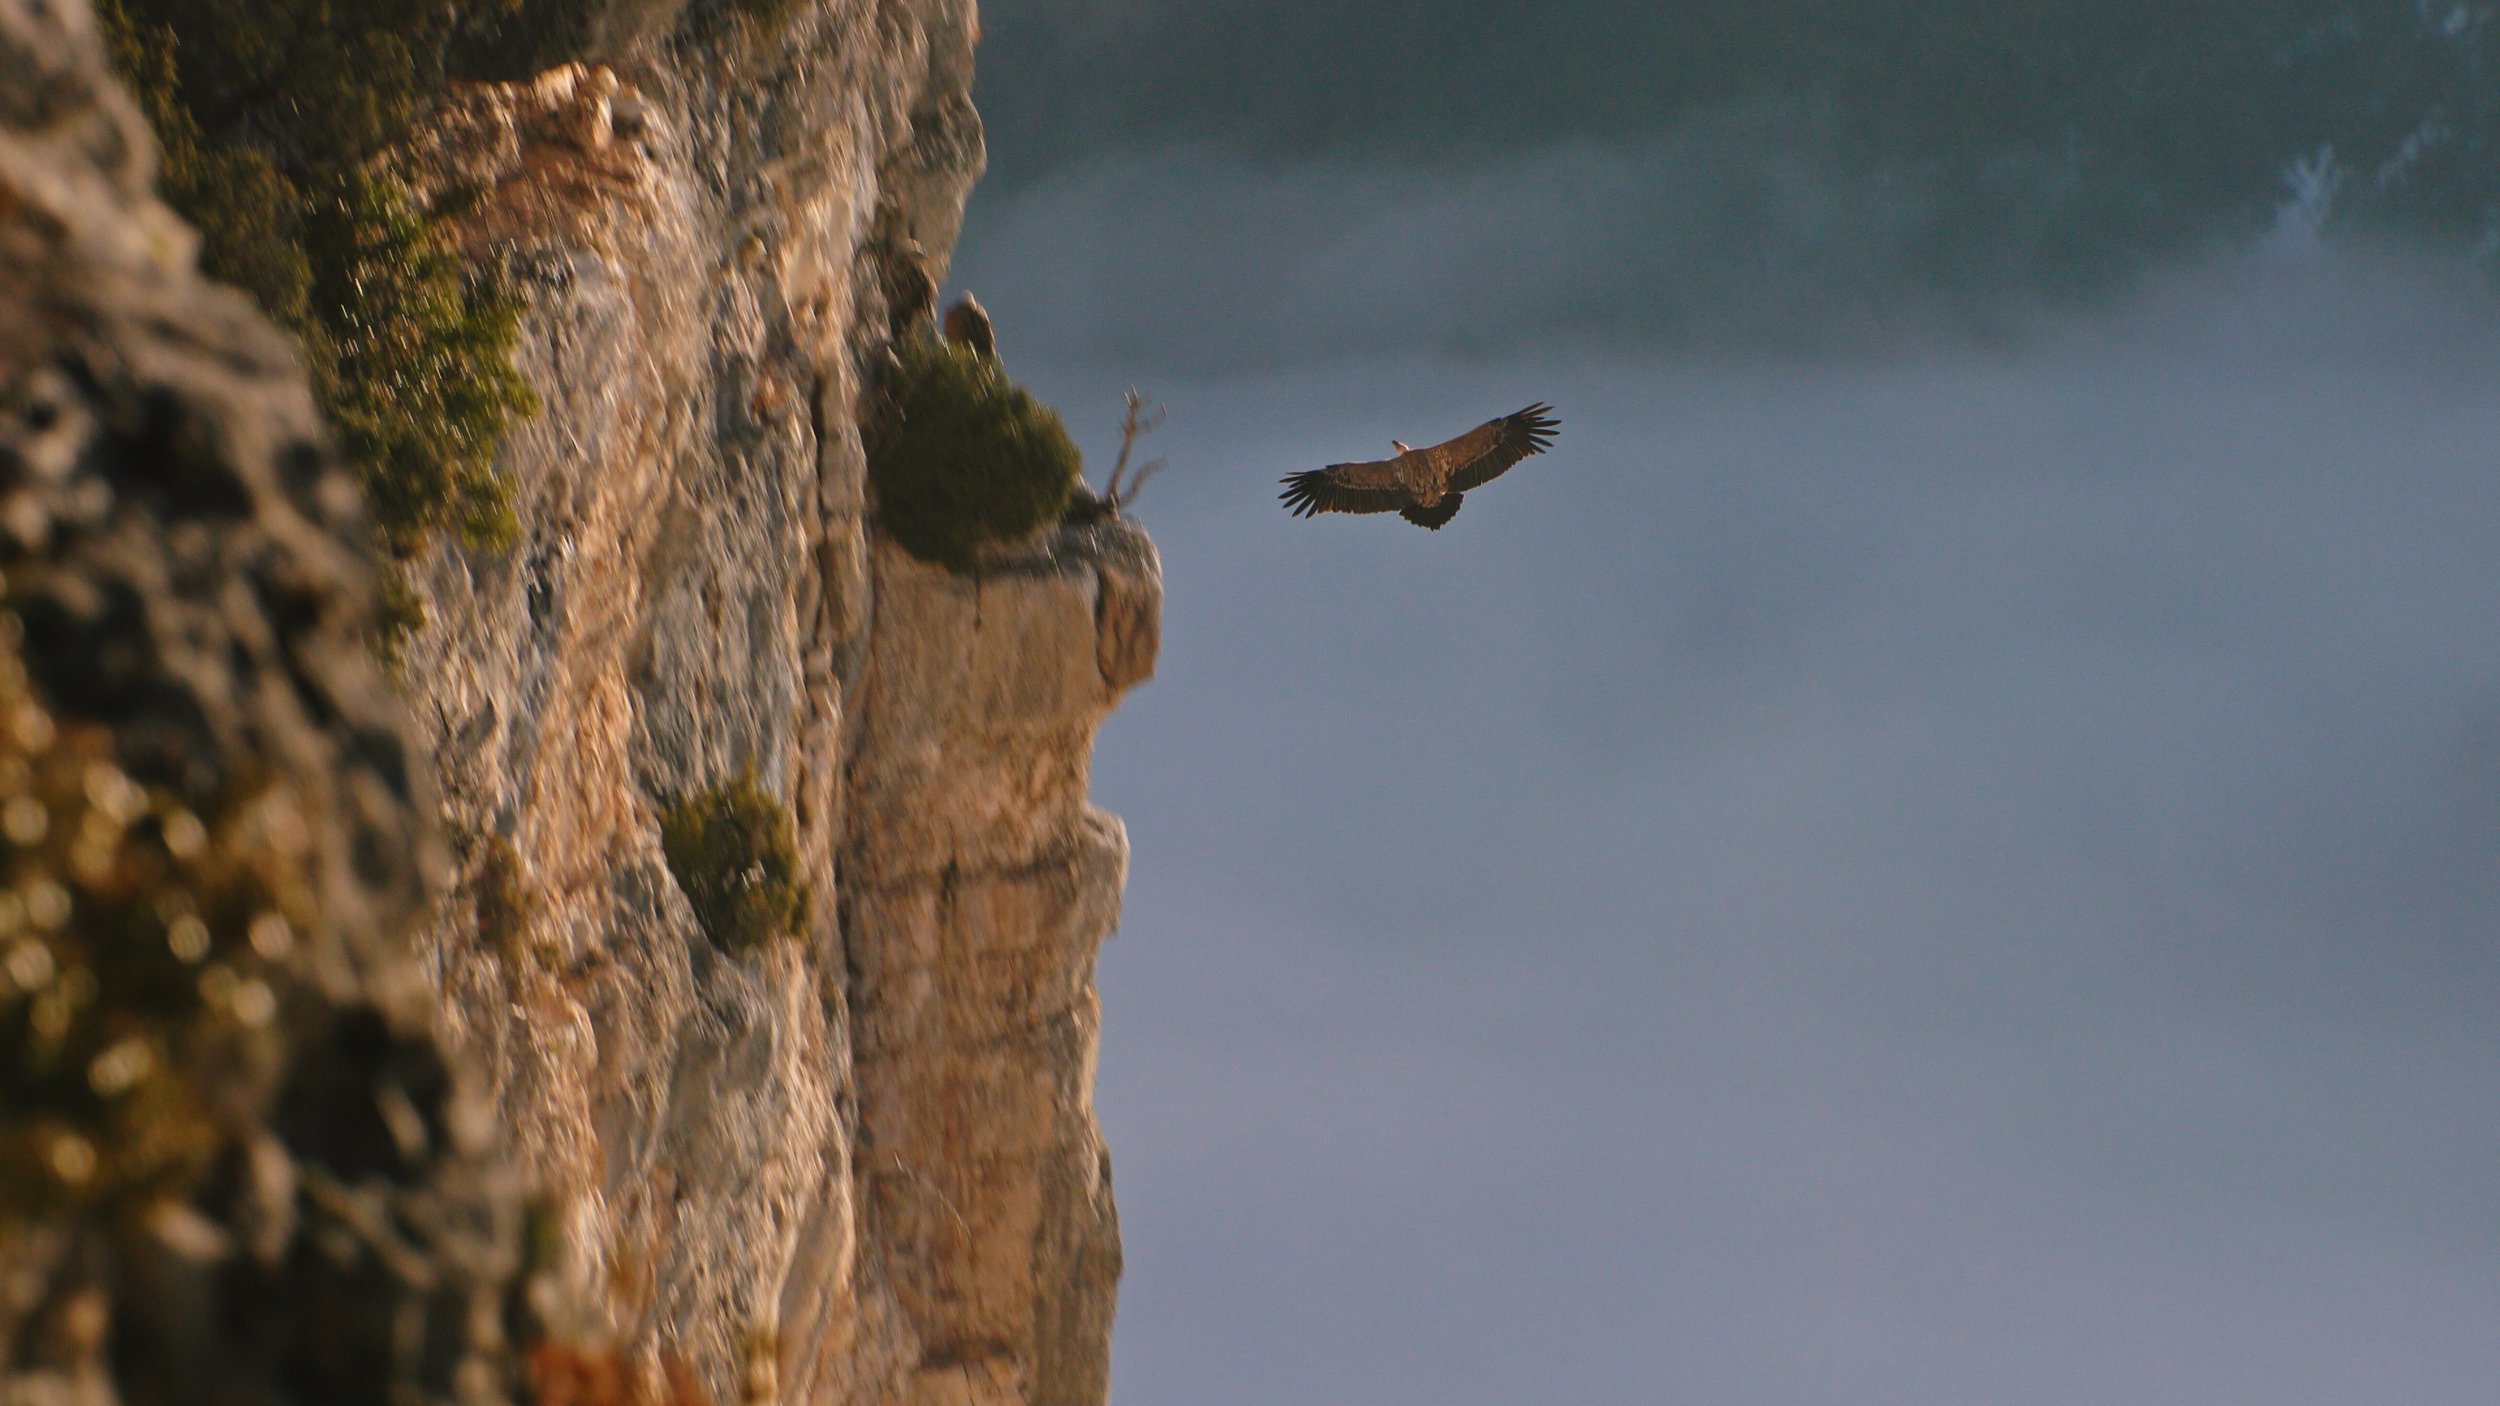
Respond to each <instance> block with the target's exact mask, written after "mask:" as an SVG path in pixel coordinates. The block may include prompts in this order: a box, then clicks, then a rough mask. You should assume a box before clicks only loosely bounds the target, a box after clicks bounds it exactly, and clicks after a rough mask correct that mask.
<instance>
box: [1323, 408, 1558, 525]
mask: <svg viewBox="0 0 2500 1406" xmlns="http://www.w3.org/2000/svg"><path fill="white" fill-rule="evenodd" d="M1553 412H1554V407H1552V406H1550V405H1547V404H1546V403H1545V402H1543V401H1538V402H1537V403H1536V404H1534V405H1531V406H1529V407H1528V408H1527V409H1525V410H1522V411H1520V412H1519V413H1518V414H1515V415H1505V416H1503V417H1502V418H1500V419H1498V420H1487V421H1485V422H1484V423H1483V424H1481V425H1478V426H1476V427H1475V428H1474V429H1472V430H1469V431H1468V432H1467V433H1465V434H1463V435H1460V436H1459V437H1458V438H1456V439H1449V440H1443V441H1442V442H1441V443H1439V444H1434V445H1428V446H1426V447H1425V448H1422V449H1409V448H1407V447H1406V445H1404V444H1402V443H1400V442H1399V441H1397V440H1394V439H1393V440H1391V441H1389V442H1390V443H1391V444H1394V445H1396V446H1397V449H1398V454H1397V457H1396V458H1394V459H1372V460H1368V461H1366V462H1364V463H1360V464H1330V465H1329V466H1328V467H1327V468H1324V469H1309V470H1306V471H1304V472H1302V473H1298V474H1290V475H1288V476H1286V478H1285V480H1284V484H1285V491H1284V492H1283V493H1281V494H1279V495H1277V496H1278V497H1280V498H1282V499H1284V500H1285V510H1286V511H1287V512H1290V513H1292V514H1293V515H1294V516H1295V517H1312V516H1315V515H1317V514H1320V513H1396V514H1397V515H1398V516H1399V517H1402V518H1404V519H1406V520H1407V521H1408V522H1411V523H1413V524H1415V525H1416V526H1417V527H1429V528H1431V529H1432V530H1433V531H1435V532H1438V531H1440V530H1441V524H1443V523H1445V522H1448V521H1449V520H1450V519H1451V518H1454V517H1456V516H1458V505H1459V502H1460V500H1461V498H1462V497H1463V496H1464V495H1465V493H1466V492H1467V490H1468V489H1471V488H1477V487H1481V486H1482V485H1484V484H1487V483H1491V482H1492V481H1493V480H1494V479H1497V478H1499V477H1501V476H1502V473H1503V471H1504V470H1506V469H1508V468H1509V467H1510V466H1511V465H1513V464H1516V463H1518V462H1519V461H1520V460H1522V459H1525V458H1527V457H1528V456H1529V455H1531V454H1542V453H1544V452H1545V448H1546V446H1547V445H1549V444H1552V443H1553V442H1554V433H1555V431H1556V430H1557V429H1559V428H1561V425H1562V422H1561V421H1560V420H1557V419H1555V418H1554V416H1553Z"/></svg>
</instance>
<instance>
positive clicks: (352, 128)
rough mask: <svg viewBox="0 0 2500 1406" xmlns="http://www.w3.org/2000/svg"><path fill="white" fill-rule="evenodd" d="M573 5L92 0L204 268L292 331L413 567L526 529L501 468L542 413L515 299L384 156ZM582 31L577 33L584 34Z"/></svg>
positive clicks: (351, 457)
mask: <svg viewBox="0 0 2500 1406" xmlns="http://www.w3.org/2000/svg"><path fill="white" fill-rule="evenodd" d="M583 8H584V7H583V6H582V5H580V4H579V3H578V0H486V3H483V4H465V3H455V0H358V3H356V4H353V5H342V4H336V3H332V0H100V4H99V6H98V9H99V13H100V15H101V17H102V18H103V20H104V22H105V28H106V32H107V34H108V35H109V36H110V38H111V40H112V48H113V53H114V57H115V59H116V61H117V62H118V63H119V64H120V66H121V68H122V70H123V74H124V76H125V77H126V78H128V79H129V81H130V83H131V85H132V87H133V88H134V89H135V90H136V92H137V94H138V97H139V100H140V105H141V107H142V109H143V110H144V111H145V112H146V113H147V115H148V120H149V123H150V125H152V126H153V127H154V128H155V129H156V134H157V140H158V142H159V144H160V146H161V148H162V152H163V163H162V171H161V183H162V186H163V190H164V194H165V198H166V200H167V202H168V203H169V204H171V205H172V206H173V207H174V208H175V210H176V211H178V212H179V213H180V214H181V215H182V216H183V217H184V218H185V219H187V220H189V221H190V222H191V223H192V225H194V226H195V227H196V228H197V229H198V230H199V232H200V239H201V243H200V262H201V267H202V268H203V269H204V270H205V271H206V272H207V273H209V274H210V275H211V276H212V277H216V278H219V279H222V280H224V281H226V282H229V283H233V284H235V285H237V286H238V287H241V288H242V289H244V290H245V291H246V292H248V293H250V294H251V295H252V297H253V298H254V299H255V300H256V301H258V302H259V303H260V305H261V307H262V308H263V309H264V310H266V311H267V312H268V313H269V314H270V315H271V316H272V317H274V318H275V319H277V320H278V321H279V322H280V323H281V324H282V325H284V326H285V327H286V328H287V329H288V330H290V331H291V332H293V333H294V334H295V336H296V338H297V340H298V341H299V342H300V343H301V345H302V348H303V352H304V358H305V361H306V363H307V365H308V367H309V369H310V370H311V371H312V373H313V385H314V390H315V393H316V394H317V396H318V397H319V398H320V401H321V405H322V411H323V414H324V417H325V418H327V419H328V420H329V421H330V423H331V425H332V427H333V429H334V430H335V431H336V432H337V434H338V437H339V441H340V444H341V447H342V448H343V449H344V451H345V453H346V457H347V459H348V461H349V462H350V463H351V464H352V465H353V466H354V467H355V469H356V470H357V473H358V476H359V477H360V479H361V480H362V482H363V484H364V486H365V490H366V493H367V496H368V498H369V499H370V502H371V507H372V513H373V520H374V523H375V525H376V527H377V528H378V529H379V531H380V533H381V536H382V539H383V541H384V542H385V543H386V544H387V545H388V546H389V547H390V549H391V550H392V551H393V552H395V553H397V554H400V555H410V554H413V553H415V552H416V551H418V550H419V549H421V548H422V547H423V546H424V545H425V543H426V542H427V541H429V540H430V539H431V538H432V537H433V536H434V534H436V533H437V532H441V531H445V530H449V531H452V532H454V533H456V534H457V535H458V536H459V537H460V539H461V540H463V541H464V542H467V543H468V544H470V545H472V546H476V547H480V548H485V549H490V550H491V549H499V548H501V547H503V546H505V545H508V544H509V542H510V541H511V539H512V537H513V535H514V531H515V528H514V520H513V516H512V508H511V503H510V493H509V490H508V488H507V487H506V486H505V484H504V483H503V481H502V480H501V479H499V478H498V477H496V475H495V473H494V470H493V463H494V454H495V447H496V445H497V443H498V442H499V441H500V440H501V438H502V435H503V432H504V430H505V428H506V427H507V426H508V425H509V424H510V423H511V422H512V421H513V420H514V419H515V418H517V417H520V416H525V415H528V414H530V413H532V412H533V410H534V409H535V405H534V402H533V400H532V397H531V395H530V392H529V388H528V386H527V385H526V384H524V383H523V382H522V380H521V379H520V377H519V375H518V373H516V372H515V371H514V370H513V369H512V364H511V357H512V350H513V347H514V345H515V343H516V341H517V340H518V337H519V331H520V312H521V307H520V303H519V300H518V299H517V298H516V297H515V296H514V294H513V293H512V291H511V290H510V288H509V287H508V286H507V285H506V284H505V283H504V282H503V281H502V280H500V279H498V278H497V277H495V276H494V274H493V272H492V271H491V270H483V271H481V270H473V269H470V268H467V267H465V266H463V265H462V263H461V262H460V261H459V260H458V259H457V258H455V257H454V256H453V254H452V253H451V252H450V250H449V249H448V247H447V246H446V243H445V241H444V239H443V238H442V231H441V227H440V226H441V222H440V221H439V220H437V219H435V218H433V217H432V215H431V214H430V213H429V212H427V211H424V210H419V209H415V208H413V207H412V206H411V205H410V204H409V202H408V200H407V198H406V196H405V194H404V192H403V191H402V190H401V188H400V186H399V185H398V183H397V182H396V181H394V180H393V179H392V178H391V177H390V176H389V175H388V173H387V171H386V169H385V163H384V160H383V158H384V157H385V156H386V155H387V153H388V152H389V151H390V150H391V149H392V148H393V147H394V146H395V145H396V144H397V143H399V142H400V141H402V140H403V139H405V138H406V136H407V135H408V133H409V130H410V127H411V125H412V123H413V122H414V120H415V117H416V114H417V113H418V112H419V111H420V110H421V109H422V108H423V106H424V105H425V104H426V103H427V102H429V101H431V100H433V99H434V98H435V97H436V96H438V95H439V94H441V93H442V92H443V91H445V89H446V88H447V87H448V86H449V84H450V82H451V81H452V80H453V79H454V78H455V77H458V76H461V73H462V70H461V56H462V55H466V54H479V55H486V54H492V53H494V52H496V50H497V45H496V44H495V43H494V42H493V41H494V39H495V38H496V36H498V35H500V34H501V33H503V32H504V31H506V30H512V31H513V32H515V33H520V32H524V31H525V32H527V33H528V34H531V35H533V36H535V35H538V34H542V33H550V32H565V30H564V26H563V25H562V24H560V23H558V22H557V21H558V20H560V19H561V18H562V16H563V15H566V14H570V13H571V12H573V11H577V10H581V9H583ZM575 27H576V28H578V26H575Z"/></svg>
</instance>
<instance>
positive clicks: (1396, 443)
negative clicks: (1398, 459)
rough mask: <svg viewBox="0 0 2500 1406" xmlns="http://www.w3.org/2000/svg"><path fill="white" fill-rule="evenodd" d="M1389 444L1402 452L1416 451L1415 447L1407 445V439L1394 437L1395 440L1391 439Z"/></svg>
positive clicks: (1410, 452)
mask: <svg viewBox="0 0 2500 1406" xmlns="http://www.w3.org/2000/svg"><path fill="white" fill-rule="evenodd" d="M1389 444H1390V446H1391V447H1392V448H1394V449H1396V450H1397V451H1398V452H1399V453H1400V454H1412V453H1414V452H1415V451H1414V450H1413V449H1411V448H1409V447H1408V446H1407V443H1406V441H1405V440H1402V439H1393V440H1390V441H1389Z"/></svg>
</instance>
